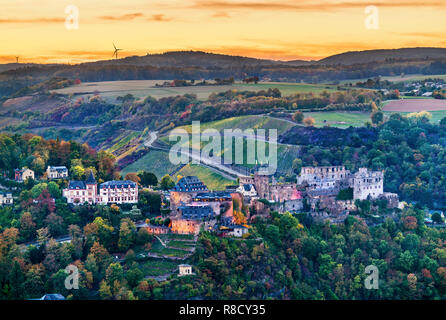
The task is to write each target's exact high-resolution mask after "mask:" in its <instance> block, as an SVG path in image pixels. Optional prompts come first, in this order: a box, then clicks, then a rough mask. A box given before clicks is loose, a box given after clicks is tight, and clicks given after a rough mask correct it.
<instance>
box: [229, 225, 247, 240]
mask: <svg viewBox="0 0 446 320" xmlns="http://www.w3.org/2000/svg"><path fill="white" fill-rule="evenodd" d="M248 232H249V229H248V228H247V227H245V226H240V225H235V226H233V227H232V231H231V232H229V233H228V235H230V236H233V237H237V238H241V237H243V236H244V235H245V234H247V233H248Z"/></svg>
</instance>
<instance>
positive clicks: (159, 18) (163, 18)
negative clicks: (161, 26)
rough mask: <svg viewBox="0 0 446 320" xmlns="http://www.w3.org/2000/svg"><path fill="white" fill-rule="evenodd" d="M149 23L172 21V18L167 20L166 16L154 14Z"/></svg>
mask: <svg viewBox="0 0 446 320" xmlns="http://www.w3.org/2000/svg"><path fill="white" fill-rule="evenodd" d="M148 20H149V21H158V22H167V21H171V20H172V18H166V16H165V15H164V14H152V16H151V17H150V18H148Z"/></svg>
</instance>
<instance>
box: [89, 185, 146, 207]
mask: <svg viewBox="0 0 446 320" xmlns="http://www.w3.org/2000/svg"><path fill="white" fill-rule="evenodd" d="M98 202H99V203H103V204H105V203H116V204H122V203H138V184H137V183H136V182H133V181H129V180H124V181H116V180H113V181H107V182H104V183H101V185H100V186H99V201H98Z"/></svg>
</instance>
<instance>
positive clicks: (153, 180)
mask: <svg viewBox="0 0 446 320" xmlns="http://www.w3.org/2000/svg"><path fill="white" fill-rule="evenodd" d="M138 177H139V178H140V179H141V184H142V185H143V186H144V187H148V186H156V185H158V178H157V177H156V175H155V174H153V173H152V172H147V171H140V172H138Z"/></svg>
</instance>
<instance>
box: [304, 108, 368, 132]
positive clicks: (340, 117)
mask: <svg viewBox="0 0 446 320" xmlns="http://www.w3.org/2000/svg"><path fill="white" fill-rule="evenodd" d="M304 116H305V117H312V118H313V119H314V120H315V126H316V127H323V126H325V125H330V126H332V127H337V128H342V129H345V128H348V127H350V126H352V127H361V126H363V125H364V123H365V122H367V121H370V114H369V113H366V112H304Z"/></svg>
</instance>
